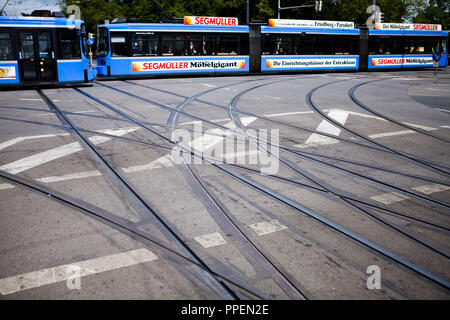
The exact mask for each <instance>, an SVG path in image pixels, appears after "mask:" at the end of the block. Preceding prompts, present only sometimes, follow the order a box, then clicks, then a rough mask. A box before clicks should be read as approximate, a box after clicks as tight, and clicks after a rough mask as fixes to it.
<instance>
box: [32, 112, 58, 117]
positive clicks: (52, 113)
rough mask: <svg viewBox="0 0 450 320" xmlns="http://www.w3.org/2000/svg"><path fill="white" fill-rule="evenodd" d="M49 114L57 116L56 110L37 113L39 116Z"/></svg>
mask: <svg viewBox="0 0 450 320" xmlns="http://www.w3.org/2000/svg"><path fill="white" fill-rule="evenodd" d="M48 115H54V116H56V115H55V113H54V112H51V111H49V112H46V113H38V114H37V116H48Z"/></svg>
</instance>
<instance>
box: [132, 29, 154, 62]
mask: <svg viewBox="0 0 450 320" xmlns="http://www.w3.org/2000/svg"><path fill="white" fill-rule="evenodd" d="M131 52H132V55H133V57H137V56H156V55H157V54H158V37H157V36H156V35H154V34H153V33H145V32H135V33H134V34H133V41H132V43H131Z"/></svg>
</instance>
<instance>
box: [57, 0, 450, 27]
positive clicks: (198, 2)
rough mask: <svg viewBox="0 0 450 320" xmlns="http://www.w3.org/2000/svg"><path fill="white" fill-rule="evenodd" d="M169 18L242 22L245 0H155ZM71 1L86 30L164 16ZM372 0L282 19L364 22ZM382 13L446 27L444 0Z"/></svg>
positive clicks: (254, 15) (294, 2)
mask: <svg viewBox="0 0 450 320" xmlns="http://www.w3.org/2000/svg"><path fill="white" fill-rule="evenodd" d="M157 2H158V3H159V4H160V5H161V6H162V7H163V8H164V9H166V10H167V11H168V12H169V13H170V14H171V15H172V16H173V17H175V18H183V17H184V16H186V15H198V16H220V17H237V18H239V21H240V22H241V23H243V24H245V22H246V8H247V1H246V0H157ZM314 3H315V0H281V6H282V7H289V6H298V5H314ZM71 4H76V5H78V6H79V7H80V8H81V18H82V19H83V20H84V21H85V22H86V26H87V28H88V30H89V31H90V32H93V31H95V29H96V27H97V25H98V24H103V23H104V21H105V20H110V21H111V20H112V19H114V18H124V17H138V18H140V21H141V22H159V21H161V20H162V19H167V17H166V16H165V15H164V13H163V12H161V10H159V9H158V8H157V6H156V5H155V4H154V2H153V1H151V0H61V1H60V5H61V8H62V10H63V11H65V8H67V6H69V5H71ZM371 4H372V0H323V10H322V12H315V10H314V7H309V8H301V9H292V10H283V11H281V18H282V19H320V20H342V21H353V22H355V23H357V24H364V23H365V22H366V20H367V18H368V17H369V16H370V14H368V13H367V12H366V10H367V7H368V6H370V5H371ZM377 5H378V6H379V7H380V8H381V11H382V12H384V21H385V22H419V23H439V24H442V25H443V29H444V30H448V29H449V28H450V17H449V15H450V14H449V10H450V1H448V0H377ZM277 6H278V0H250V21H255V20H259V21H263V22H267V21H268V19H269V18H276V17H277Z"/></svg>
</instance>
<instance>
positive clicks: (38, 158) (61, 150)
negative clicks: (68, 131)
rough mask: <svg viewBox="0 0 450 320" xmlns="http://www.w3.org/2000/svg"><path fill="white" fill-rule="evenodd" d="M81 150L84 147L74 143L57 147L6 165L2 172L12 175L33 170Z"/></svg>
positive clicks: (1, 168)
mask: <svg viewBox="0 0 450 320" xmlns="http://www.w3.org/2000/svg"><path fill="white" fill-rule="evenodd" d="M80 150H83V147H82V146H81V145H80V144H79V143H78V142H72V143H69V144H66V145H63V146H61V147H57V148H54V149H51V150H48V151H44V152H41V153H38V154H35V155H32V156H29V157H26V158H23V159H20V160H17V161H14V162H11V163H8V164H5V165H3V166H1V167H0V170H3V171H6V172H8V173H10V174H17V173H19V172H22V171H25V170H28V169H31V168H33V167H36V166H39V165H41V164H44V163H47V162H50V161H52V160H55V159H58V158H61V157H64V156H67V155H69V154H72V153H75V152H78V151H80Z"/></svg>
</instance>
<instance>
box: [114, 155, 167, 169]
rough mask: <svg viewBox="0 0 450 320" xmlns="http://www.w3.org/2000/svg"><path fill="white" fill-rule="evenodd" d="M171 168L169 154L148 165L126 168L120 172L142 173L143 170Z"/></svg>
mask: <svg viewBox="0 0 450 320" xmlns="http://www.w3.org/2000/svg"><path fill="white" fill-rule="evenodd" d="M172 166H173V160H172V156H171V155H170V154H168V155H165V156H163V157H160V158H158V159H156V160H154V161H152V162H150V163H147V164H143V165H138V166H132V167H128V168H122V170H123V171H124V172H125V173H130V172H139V171H144V170H153V169H160V168H165V167H172Z"/></svg>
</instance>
